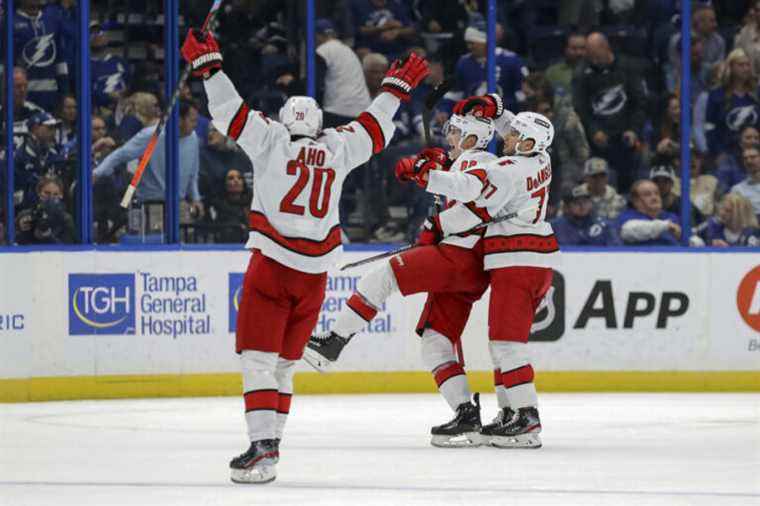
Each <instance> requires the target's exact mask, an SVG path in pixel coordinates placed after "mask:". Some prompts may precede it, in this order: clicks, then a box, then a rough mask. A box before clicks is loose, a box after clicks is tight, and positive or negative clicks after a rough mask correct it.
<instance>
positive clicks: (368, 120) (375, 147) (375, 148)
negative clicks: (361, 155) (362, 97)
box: [356, 111, 385, 154]
mask: <svg viewBox="0 0 760 506" xmlns="http://www.w3.org/2000/svg"><path fill="white" fill-rule="evenodd" d="M356 121H358V122H359V124H360V125H361V126H363V127H364V129H365V130H366V131H367V134H369V138H370V139H372V152H373V153H375V154H377V153H379V152H380V151H382V150H383V148H384V147H385V134H384V133H383V129H382V127H381V126H380V123H379V122H378V121H377V119H376V118H375V117H374V116H373V115H372V114H370V113H368V112H367V111H364V112H363V113H361V114H360V115H359V117H358V118H356Z"/></svg>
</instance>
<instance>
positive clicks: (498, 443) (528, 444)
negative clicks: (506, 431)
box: [487, 434, 542, 449]
mask: <svg viewBox="0 0 760 506" xmlns="http://www.w3.org/2000/svg"><path fill="white" fill-rule="evenodd" d="M488 438H489V440H488V443H487V444H490V445H491V446H494V447H496V448H526V449H537V448H541V445H542V443H541V437H540V436H539V435H538V434H520V435H518V436H488Z"/></svg>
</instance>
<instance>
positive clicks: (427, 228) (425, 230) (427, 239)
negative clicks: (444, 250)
mask: <svg viewBox="0 0 760 506" xmlns="http://www.w3.org/2000/svg"><path fill="white" fill-rule="evenodd" d="M441 239H443V232H442V231H441V227H440V224H439V222H438V220H437V219H436V218H428V219H426V220H425V223H423V224H422V230H421V231H420V235H418V236H417V242H415V243H414V244H415V245H417V246H432V245H434V244H438V243H439V242H441Z"/></svg>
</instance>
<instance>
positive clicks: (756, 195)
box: [731, 144, 760, 216]
mask: <svg viewBox="0 0 760 506" xmlns="http://www.w3.org/2000/svg"><path fill="white" fill-rule="evenodd" d="M742 157H743V159H744V168H745V169H746V171H747V179H745V180H744V181H742V182H741V183H739V184H737V185H734V186H733V187H732V188H731V193H738V194H739V195H741V196H742V197H744V198H746V199H747V200H749V201H750V203H751V204H752V209H753V210H754V211H755V214H756V215H757V216H760V144H755V145H754V146H750V147H748V148H745V149H744V151H743V153H742Z"/></svg>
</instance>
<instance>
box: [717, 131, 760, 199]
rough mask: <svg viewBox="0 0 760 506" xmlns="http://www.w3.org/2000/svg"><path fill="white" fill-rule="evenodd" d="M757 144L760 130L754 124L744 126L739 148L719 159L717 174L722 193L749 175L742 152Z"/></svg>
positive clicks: (759, 138) (759, 139) (740, 134)
mask: <svg viewBox="0 0 760 506" xmlns="http://www.w3.org/2000/svg"><path fill="white" fill-rule="evenodd" d="M757 144H760V131H758V130H757V128H756V127H755V126H753V125H746V126H744V127H742V129H741V132H740V133H739V149H735V150H731V151H729V152H728V153H724V155H723V156H721V157H720V158H719V159H718V167H717V169H716V170H715V176H716V177H717V178H718V184H719V185H720V186H719V189H720V191H721V193H725V192H727V191H729V190H730V189H731V188H732V187H733V186H734V185H737V184H739V183H741V182H742V181H743V180H744V178H746V177H747V172H746V171H745V170H744V166H743V160H742V153H743V152H744V150H745V149H747V148H749V147H750V146H755V145H757Z"/></svg>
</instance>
